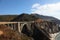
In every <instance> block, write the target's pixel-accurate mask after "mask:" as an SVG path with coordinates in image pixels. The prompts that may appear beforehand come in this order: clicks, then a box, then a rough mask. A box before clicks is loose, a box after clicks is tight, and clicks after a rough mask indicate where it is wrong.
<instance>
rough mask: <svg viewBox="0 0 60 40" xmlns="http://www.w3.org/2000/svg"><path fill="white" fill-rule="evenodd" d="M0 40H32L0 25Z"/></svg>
mask: <svg viewBox="0 0 60 40" xmlns="http://www.w3.org/2000/svg"><path fill="white" fill-rule="evenodd" d="M0 40H32V38H30V37H28V36H26V35H25V34H22V33H20V34H19V33H18V32H17V31H14V30H12V29H10V27H7V26H5V25H0Z"/></svg>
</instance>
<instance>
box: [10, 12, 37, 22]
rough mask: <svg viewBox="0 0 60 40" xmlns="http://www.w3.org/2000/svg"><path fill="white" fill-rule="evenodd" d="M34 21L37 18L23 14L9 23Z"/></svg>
mask: <svg viewBox="0 0 60 40" xmlns="http://www.w3.org/2000/svg"><path fill="white" fill-rule="evenodd" d="M36 19H38V18H37V17H35V16H33V15H29V14H24V13H23V14H20V15H18V16H17V17H16V18H14V19H13V20H11V21H34V20H36Z"/></svg>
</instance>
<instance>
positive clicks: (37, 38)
mask: <svg viewBox="0 0 60 40" xmlns="http://www.w3.org/2000/svg"><path fill="white" fill-rule="evenodd" d="M32 32H33V34H32ZM22 33H24V34H26V35H27V36H29V37H32V38H33V39H34V40H50V39H49V38H48V37H47V36H46V35H45V34H43V33H42V31H41V30H39V29H38V27H36V26H35V25H34V26H33V27H32V30H31V31H30V30H29V29H28V28H27V25H24V27H23V29H22Z"/></svg>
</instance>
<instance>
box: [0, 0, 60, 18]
mask: <svg viewBox="0 0 60 40" xmlns="http://www.w3.org/2000/svg"><path fill="white" fill-rule="evenodd" d="M20 13H38V14H42V15H48V16H53V17H56V18H59V19H60V0H0V15H4V14H5V15H6V14H7V15H8V14H20Z"/></svg>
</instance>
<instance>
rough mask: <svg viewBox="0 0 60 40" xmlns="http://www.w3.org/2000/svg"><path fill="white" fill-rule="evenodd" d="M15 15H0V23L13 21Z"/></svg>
mask: <svg viewBox="0 0 60 40" xmlns="http://www.w3.org/2000/svg"><path fill="white" fill-rule="evenodd" d="M16 16H17V15H0V21H10V20H12V19H14V18H15V17H16Z"/></svg>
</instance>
